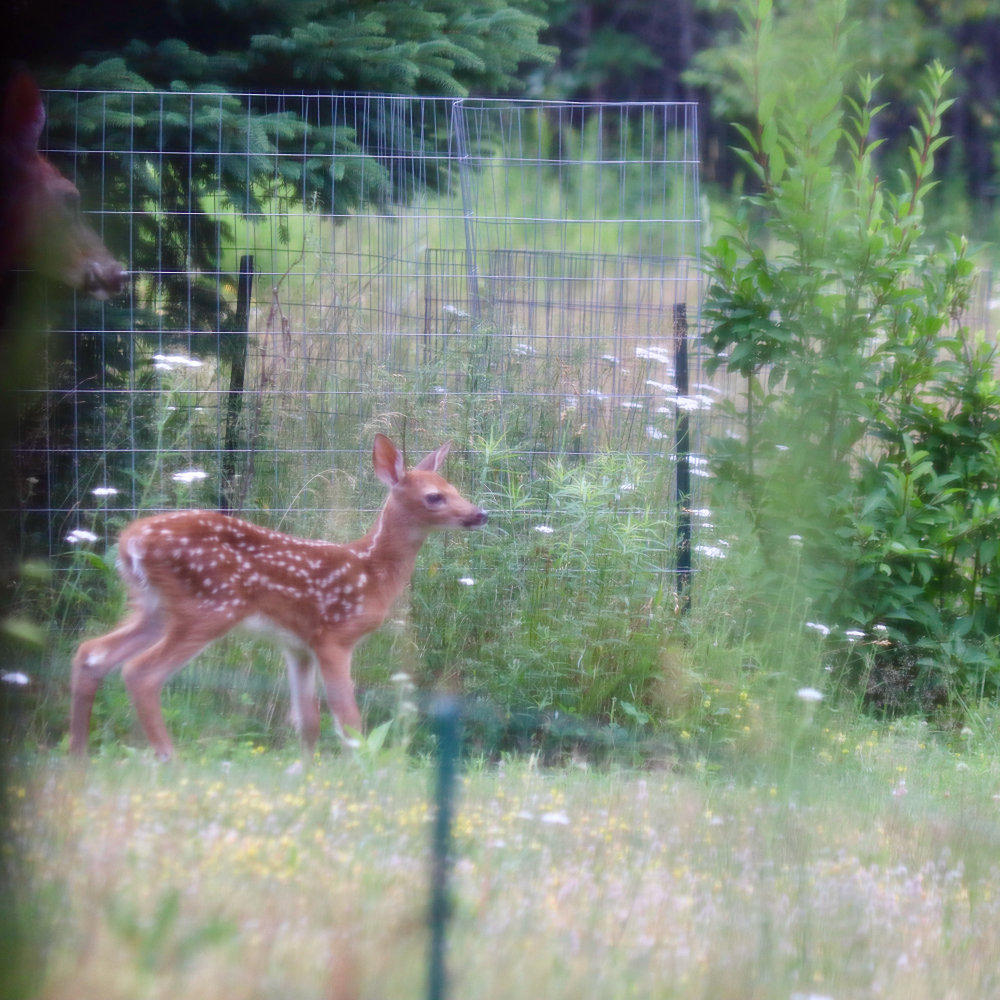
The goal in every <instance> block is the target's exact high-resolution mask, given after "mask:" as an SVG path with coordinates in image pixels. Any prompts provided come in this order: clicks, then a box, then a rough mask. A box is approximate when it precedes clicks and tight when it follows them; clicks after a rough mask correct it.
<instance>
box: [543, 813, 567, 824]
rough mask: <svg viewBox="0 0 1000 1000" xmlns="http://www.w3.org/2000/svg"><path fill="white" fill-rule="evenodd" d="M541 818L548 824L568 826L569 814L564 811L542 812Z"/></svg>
mask: <svg viewBox="0 0 1000 1000" xmlns="http://www.w3.org/2000/svg"><path fill="white" fill-rule="evenodd" d="M541 820H542V822H543V823H548V824H550V825H553V824H554V825H557V826H569V816H567V815H566V813H564V812H547V813H542V816H541Z"/></svg>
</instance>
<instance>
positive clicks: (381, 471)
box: [372, 434, 406, 486]
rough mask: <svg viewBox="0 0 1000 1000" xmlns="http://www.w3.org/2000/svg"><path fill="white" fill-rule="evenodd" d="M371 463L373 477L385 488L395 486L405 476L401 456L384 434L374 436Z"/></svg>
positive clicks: (404, 467)
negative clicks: (383, 484)
mask: <svg viewBox="0 0 1000 1000" xmlns="http://www.w3.org/2000/svg"><path fill="white" fill-rule="evenodd" d="M372 463H373V464H374V466H375V475H376V476H378V478H379V479H381V480H382V482H383V483H385V485H386V486H395V485H396V483H398V482H399V481H400V480H401V479H402V478H403V476H405V475H406V466H405V465H404V464H403V456H402V455H401V454H400V453H399V451H398V450H397V448H396V446H395V445H394V444H393V443H392V442H391V441H390V440H389V439H388V438H387V437H386V436H385V435H384V434H376V435H375V444H374V445H373V446H372Z"/></svg>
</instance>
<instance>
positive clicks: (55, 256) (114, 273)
mask: <svg viewBox="0 0 1000 1000" xmlns="http://www.w3.org/2000/svg"><path fill="white" fill-rule="evenodd" d="M44 125H45V108H44V106H43V105H42V99H41V95H40V94H39V92H38V87H37V86H36V84H35V81H34V80H33V79H32V78H31V77H30V76H28V75H27V74H26V73H20V74H18V75H17V76H16V77H14V79H13V80H12V81H11V83H10V85H9V86H8V88H7V92H6V95H5V97H4V102H3V118H2V121H0V271H8V270H10V269H11V268H13V267H18V266H20V267H28V268H31V269H32V270H36V271H40V272H42V273H43V274H46V275H48V276H49V277H52V278H57V279H58V280H60V281H63V282H65V283H66V284H67V285H69V286H70V287H71V288H76V289H78V290H80V291H83V292H87V293H88V294H90V295H93V296H94V297H95V298H98V299H106V298H107V297H108V296H109V295H115V294H117V293H118V292H119V291H121V288H122V284H123V281H124V278H125V272H124V271H123V270H122V267H121V265H120V264H119V263H118V261H117V260H115V258H114V257H112V256H111V253H110V252H109V251H108V249H107V247H105V245H104V244H103V243H102V242H101V239H100V237H99V236H98V235H97V233H95V232H94V230H93V229H91V228H90V226H88V225H87V223H86V222H84V220H83V216H82V215H81V214H80V192H79V191H78V190H77V189H76V186H75V185H74V184H73V182H72V181H70V180H68V179H67V178H65V177H63V175H62V174H61V173H59V171H58V170H56V168H55V167H54V166H52V164H51V163H49V161H48V160H46V159H45V158H44V157H43V156H42V155H41V154H40V153H39V152H38V140H39V137H40V136H41V134H42V128H43V127H44Z"/></svg>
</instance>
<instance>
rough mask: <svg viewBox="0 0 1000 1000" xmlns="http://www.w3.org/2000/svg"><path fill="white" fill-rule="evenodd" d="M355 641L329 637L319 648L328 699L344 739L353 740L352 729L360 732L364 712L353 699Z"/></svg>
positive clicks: (321, 670)
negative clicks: (346, 643) (361, 711)
mask: <svg viewBox="0 0 1000 1000" xmlns="http://www.w3.org/2000/svg"><path fill="white" fill-rule="evenodd" d="M353 648H354V646H353V644H352V645H350V646H344V645H342V644H341V643H338V642H337V641H335V640H327V641H326V642H325V643H323V644H322V646H321V647H320V648H319V649H317V650H316V655H317V659H318V660H319V670H320V673H321V674H322V675H323V687H324V688H325V689H326V703H327V705H329V706H330V712H331V713H332V715H333V717H334V720H335V721H336V723H337V729H338V730H339V732H340V738H341V739H342V740H344V742H345V743H350V742H351V741H352V740H353V737H352V736H351V731H353V732H355V733H360V732H361V713H360V712H359V711H358V703H357V702H356V701H355V700H354V682H353V681H352V680H351V652H352V651H353Z"/></svg>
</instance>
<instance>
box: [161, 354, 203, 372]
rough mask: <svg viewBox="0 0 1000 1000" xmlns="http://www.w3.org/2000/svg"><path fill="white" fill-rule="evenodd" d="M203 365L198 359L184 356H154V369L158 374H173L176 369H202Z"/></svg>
mask: <svg viewBox="0 0 1000 1000" xmlns="http://www.w3.org/2000/svg"><path fill="white" fill-rule="evenodd" d="M203 364H204V362H203V361H200V360H199V359H198V358H189V357H186V356H185V355H183V354H154V355H153V367H154V368H155V369H156V370H157V371H158V372H172V371H173V370H174V369H175V368H201V366H202V365H203Z"/></svg>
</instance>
